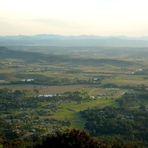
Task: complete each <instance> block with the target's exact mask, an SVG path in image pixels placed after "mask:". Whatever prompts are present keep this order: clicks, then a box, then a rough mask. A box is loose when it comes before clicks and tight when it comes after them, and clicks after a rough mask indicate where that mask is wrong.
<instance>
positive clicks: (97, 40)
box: [0, 34, 148, 47]
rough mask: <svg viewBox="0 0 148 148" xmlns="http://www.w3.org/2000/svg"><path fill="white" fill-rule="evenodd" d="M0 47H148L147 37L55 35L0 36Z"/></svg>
mask: <svg viewBox="0 0 148 148" xmlns="http://www.w3.org/2000/svg"><path fill="white" fill-rule="evenodd" d="M0 45H1V46H6V45H42V46H47V45H48V46H131V47H148V36H145V37H144V36H143V37H127V36H95V35H80V36H61V35H56V34H37V35H32V36H26V35H18V36H0Z"/></svg>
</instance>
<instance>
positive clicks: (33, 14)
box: [0, 0, 148, 37]
mask: <svg viewBox="0 0 148 148" xmlns="http://www.w3.org/2000/svg"><path fill="white" fill-rule="evenodd" d="M147 6H148V0H25V1H24V0H3V1H2V0H1V2H0V36H5V35H36V34H59V35H63V36H69V35H75V36H77V35H96V36H120V35H125V36H129V37H140V36H148V9H147Z"/></svg>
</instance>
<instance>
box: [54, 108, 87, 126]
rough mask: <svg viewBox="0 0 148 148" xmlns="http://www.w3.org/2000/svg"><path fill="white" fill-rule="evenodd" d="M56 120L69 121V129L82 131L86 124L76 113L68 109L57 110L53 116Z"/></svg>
mask: <svg viewBox="0 0 148 148" xmlns="http://www.w3.org/2000/svg"><path fill="white" fill-rule="evenodd" d="M52 117H54V118H56V119H62V120H69V121H70V122H71V125H70V127H76V128H79V129H83V126H84V124H85V122H86V120H85V119H84V118H82V117H81V116H80V114H79V113H78V112H74V111H71V110H68V109H58V110H57V111H56V113H55V115H54V116H52Z"/></svg>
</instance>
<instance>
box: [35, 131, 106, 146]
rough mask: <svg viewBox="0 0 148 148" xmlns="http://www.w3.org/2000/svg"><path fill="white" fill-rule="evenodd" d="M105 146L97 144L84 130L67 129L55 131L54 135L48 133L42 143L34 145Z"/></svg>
mask: <svg viewBox="0 0 148 148" xmlns="http://www.w3.org/2000/svg"><path fill="white" fill-rule="evenodd" d="M49 147H50V148H60V147H62V148H107V146H106V144H99V143H98V142H97V141H96V140H95V139H94V138H92V137H90V136H89V134H87V133H86V132H85V131H80V130H78V129H75V128H73V129H67V130H66V131H65V132H60V131H57V132H56V134H55V135H49V136H48V137H47V138H46V139H45V140H43V142H42V144H36V145H34V148H49Z"/></svg>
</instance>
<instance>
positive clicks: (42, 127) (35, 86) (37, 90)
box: [0, 47, 148, 148]
mask: <svg viewBox="0 0 148 148" xmlns="http://www.w3.org/2000/svg"><path fill="white" fill-rule="evenodd" d="M13 48H14V47H13ZM24 48H27V49H30V48H31V49H33V50H35V49H36V48H37V47H24ZM61 48H64V47H61ZM90 48H91V47H88V48H84V47H73V48H72V47H71V48H70V47H65V50H66V51H67V55H66V56H65V55H63V52H61V50H60V49H59V48H55V47H53V49H55V50H53V49H52V50H48V49H47V47H46V48H45V47H43V51H44V52H45V51H46V52H47V51H48V52H49V53H50V54H43V53H42V54H41V53H35V52H27V51H25V52H24V51H13V50H10V49H7V48H5V47H0V64H1V65H0V125H1V126H0V138H1V145H0V147H22V148H23V147H28V148H29V147H33V146H34V147H43V146H44V144H45V145H48V146H50V147H52V146H55V147H56V144H60V145H61V146H62V144H63V145H64V146H65V145H67V147H76V144H78V147H87V146H88V147H90V145H91V146H92V147H98V146H99V147H104V148H105V147H110V148H112V147H118V148H120V147H126V145H128V147H136V146H137V147H148V139H147V137H148V130H147V129H148V126H147V122H148V118H147V117H148V110H147V108H148V99H147V98H148V79H147V76H146V74H147V69H148V67H147V64H148V61H147V57H145V56H143V54H141V56H140V57H138V56H137V55H135V56H134V58H133V57H132V55H131V52H132V51H133V50H134V49H131V51H129V52H126V53H125V52H124V50H123V48H122V49H121V48H119V50H118V52H117V48H115V49H113V48H110V52H109V47H106V48H105V47H102V48H101V47H92V48H91V49H92V50H91V53H90V52H88V51H90ZM50 49H51V47H50ZM78 49H81V50H78ZM103 49H104V50H103ZM37 50H39V49H38V48H37ZM135 50H136V52H137V49H135ZM55 51H56V52H55ZM86 51H87V52H86ZM113 51H116V52H117V53H116V55H114V54H113V53H112V52H113ZM126 51H127V50H126ZM142 51H143V52H144V51H145V49H141V52H142ZM48 52H47V53H48ZM53 53H54V54H53ZM80 53H81V54H80ZM82 53H85V54H84V55H83V54H82ZM89 53H90V54H89ZM109 53H111V54H109ZM96 55H97V56H96ZM119 55H120V56H119ZM116 56H118V58H116ZM129 57H130V58H131V59H128V58H129ZM67 128H68V130H66V129H67ZM75 128H77V129H75ZM80 130H82V131H80ZM84 130H85V131H84ZM86 131H87V132H88V133H89V134H90V136H91V137H90V136H89V135H88V134H87V133H86ZM71 136H72V137H76V138H74V139H75V141H73V140H72V138H71ZM92 137H93V138H92ZM94 137H95V139H94ZM63 139H64V141H65V142H62V141H63ZM85 139H88V140H87V141H85ZM57 140H59V142H58V143H56V144H49V143H52V142H54V141H57ZM83 140H84V141H83ZM66 141H67V142H66ZM36 142H38V143H36ZM61 142H62V143H61ZM35 143H36V145H35ZM57 146H58V145H57Z"/></svg>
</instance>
